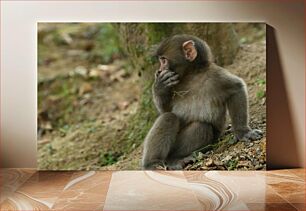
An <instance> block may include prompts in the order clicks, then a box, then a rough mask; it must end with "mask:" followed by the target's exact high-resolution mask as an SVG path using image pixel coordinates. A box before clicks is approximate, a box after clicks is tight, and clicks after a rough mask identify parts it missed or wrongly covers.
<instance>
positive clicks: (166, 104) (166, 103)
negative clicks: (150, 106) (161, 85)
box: [153, 84, 171, 114]
mask: <svg viewBox="0 0 306 211" xmlns="http://www.w3.org/2000/svg"><path fill="white" fill-rule="evenodd" d="M153 101H154V104H155V107H156V108H157V110H158V112H159V113H160V114H162V113H165V112H169V111H170V110H171V108H170V102H171V92H170V91H168V90H165V91H164V92H160V91H159V90H158V89H157V88H156V85H155V84H154V85H153Z"/></svg>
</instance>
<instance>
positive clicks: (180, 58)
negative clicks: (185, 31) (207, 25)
mask: <svg viewBox="0 0 306 211" xmlns="http://www.w3.org/2000/svg"><path fill="white" fill-rule="evenodd" d="M155 56H157V57H158V59H159V62H160V67H159V71H160V72H161V71H164V70H171V71H174V72H176V73H178V74H179V75H184V74H186V73H188V71H194V70H200V69H203V68H205V67H207V66H209V64H210V63H211V62H212V60H213V58H212V53H211V50H210V48H209V46H208V45H207V44H206V42H204V41H203V40H201V39H200V38H198V37H195V36H192V35H174V36H172V37H170V38H167V39H165V40H163V41H162V42H161V43H160V44H159V46H158V48H157V50H156V52H155Z"/></svg>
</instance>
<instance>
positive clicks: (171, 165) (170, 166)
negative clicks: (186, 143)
mask: <svg viewBox="0 0 306 211" xmlns="http://www.w3.org/2000/svg"><path fill="white" fill-rule="evenodd" d="M194 162H195V158H194V157H193V156H192V155H190V156H188V157H185V158H183V159H181V160H176V161H172V162H168V163H167V170H182V169H183V168H184V167H186V166H187V165H188V164H190V163H194Z"/></svg>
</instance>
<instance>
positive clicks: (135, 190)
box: [0, 169, 305, 210]
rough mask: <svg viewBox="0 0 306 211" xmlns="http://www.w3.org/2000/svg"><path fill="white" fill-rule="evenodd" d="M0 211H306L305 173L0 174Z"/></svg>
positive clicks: (11, 171)
mask: <svg viewBox="0 0 306 211" xmlns="http://www.w3.org/2000/svg"><path fill="white" fill-rule="evenodd" d="M0 177H1V183H2V188H1V210H305V169H287V170H276V171H257V172H255V171H206V172H205V171H185V172H183V171H172V172H171V171H117V172H112V171H86V172H85V171H69V172H68V171H61V172H52V171H40V172H37V171H35V170H32V169H1V173H0Z"/></svg>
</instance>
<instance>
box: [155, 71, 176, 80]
mask: <svg viewBox="0 0 306 211" xmlns="http://www.w3.org/2000/svg"><path fill="white" fill-rule="evenodd" d="M175 74H176V73H175V72H172V71H169V70H165V71H163V72H161V74H160V75H159V77H160V80H161V81H165V80H167V79H168V78H169V77H172V76H174V75H175Z"/></svg>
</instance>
